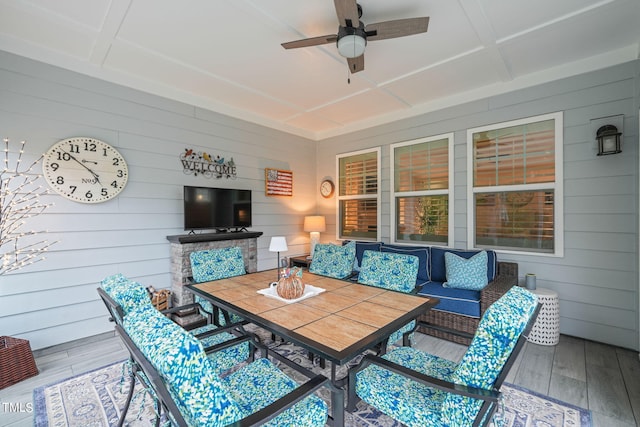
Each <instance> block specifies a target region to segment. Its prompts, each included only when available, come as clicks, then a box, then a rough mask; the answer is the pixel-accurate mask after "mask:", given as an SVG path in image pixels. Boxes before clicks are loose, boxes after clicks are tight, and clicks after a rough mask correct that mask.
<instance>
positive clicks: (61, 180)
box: [56, 176, 64, 185]
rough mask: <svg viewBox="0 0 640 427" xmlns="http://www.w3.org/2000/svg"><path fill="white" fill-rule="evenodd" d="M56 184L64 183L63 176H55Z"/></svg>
mask: <svg viewBox="0 0 640 427" xmlns="http://www.w3.org/2000/svg"><path fill="white" fill-rule="evenodd" d="M56 184H58V185H62V184H64V178H63V177H61V176H59V177H57V178H56Z"/></svg>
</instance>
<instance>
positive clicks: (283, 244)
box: [269, 236, 289, 252]
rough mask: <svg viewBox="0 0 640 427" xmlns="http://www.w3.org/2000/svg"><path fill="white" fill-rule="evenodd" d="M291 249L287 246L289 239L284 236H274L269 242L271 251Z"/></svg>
mask: <svg viewBox="0 0 640 427" xmlns="http://www.w3.org/2000/svg"><path fill="white" fill-rule="evenodd" d="M287 250H289V248H288V247H287V239H285V238H284V236H273V237H272V238H271V242H270V243H269V252H284V251H287Z"/></svg>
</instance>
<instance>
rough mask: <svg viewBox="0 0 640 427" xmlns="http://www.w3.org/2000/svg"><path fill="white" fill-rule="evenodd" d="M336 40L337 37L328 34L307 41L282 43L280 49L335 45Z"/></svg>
mask: <svg viewBox="0 0 640 427" xmlns="http://www.w3.org/2000/svg"><path fill="white" fill-rule="evenodd" d="M336 40H338V36H337V35H335V34H328V35H326V36H318V37H311V38H308V39H302V40H295V41H292V42H286V43H282V47H283V48H285V49H296V48H299V47H309V46H319V45H321V44H328V43H335V42H336Z"/></svg>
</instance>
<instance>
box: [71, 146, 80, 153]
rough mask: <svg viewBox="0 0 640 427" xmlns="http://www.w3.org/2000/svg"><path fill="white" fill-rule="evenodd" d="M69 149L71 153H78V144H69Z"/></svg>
mask: <svg viewBox="0 0 640 427" xmlns="http://www.w3.org/2000/svg"><path fill="white" fill-rule="evenodd" d="M69 151H70V152H71V153H76V154H80V145H79V144H69Z"/></svg>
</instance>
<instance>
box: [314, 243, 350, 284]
mask: <svg viewBox="0 0 640 427" xmlns="http://www.w3.org/2000/svg"><path fill="white" fill-rule="evenodd" d="M355 257H356V242H349V243H347V244H346V245H344V246H338V245H332V244H318V245H316V248H315V250H314V251H313V260H311V266H310V267H309V272H311V273H315V274H320V275H322V276H329V277H334V278H336V279H344V278H346V277H348V276H350V275H351V272H352V268H353V260H354V259H355Z"/></svg>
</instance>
